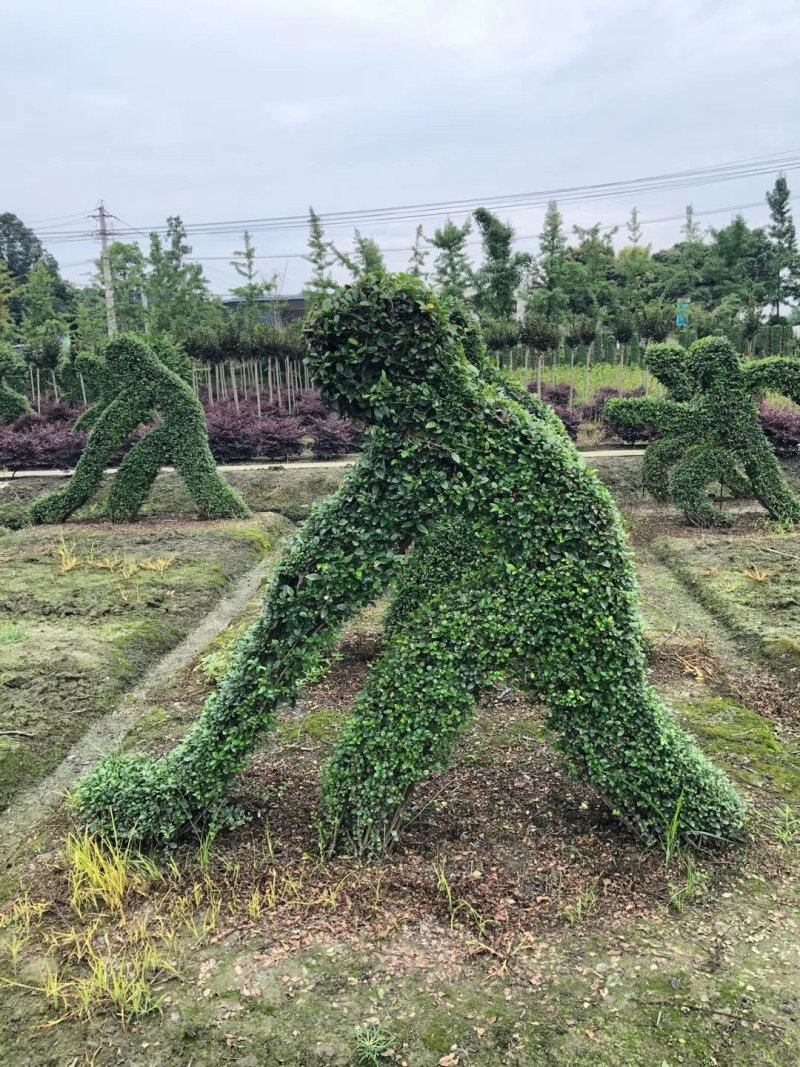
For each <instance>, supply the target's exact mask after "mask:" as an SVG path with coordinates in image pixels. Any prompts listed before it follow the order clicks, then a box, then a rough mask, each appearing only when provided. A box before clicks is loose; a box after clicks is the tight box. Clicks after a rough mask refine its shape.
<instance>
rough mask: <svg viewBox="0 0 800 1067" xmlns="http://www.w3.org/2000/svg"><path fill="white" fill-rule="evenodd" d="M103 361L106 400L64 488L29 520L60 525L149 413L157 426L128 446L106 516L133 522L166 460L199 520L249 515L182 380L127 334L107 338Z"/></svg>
mask: <svg viewBox="0 0 800 1067" xmlns="http://www.w3.org/2000/svg"><path fill="white" fill-rule="evenodd" d="M106 361H107V369H108V382H109V384H110V387H111V388H113V399H110V397H106V398H104V400H105V402H104V406H103V407H102V411H101V413H100V414H99V416H98V417H97V419H96V420H95V422H94V425H93V429H92V432H91V434H90V436H89V441H88V443H87V445H86V449H85V451H84V453H83V455H82V456H81V458H80V461H79V463H78V466H77V467H76V468H75V473H74V474H73V476H72V478H71V479H70V481H69V484H68V486H67V487H66V489H63V490H61V491H60V492H58V493H52V494H51V495H50V496H46V497H43V498H42V499H41V500H37V501H36V503H35V504H34V505H33V506H32V507H31V511H30V514H31V519H32V520H33V522H37V523H41V522H63V521H64V520H65V519H66V518H68V516H70V515H71V514H72V513H73V512H74V511H75V510H77V508H79V507H81V505H82V504H85V503H86V502H87V501H88V500H90V499H91V497H92V496H93V495H94V493H95V492H96V491H97V488H98V486H99V485H100V481H101V479H102V477H103V472H104V470H105V468H106V467H107V466H108V464H109V462H110V460H111V459H112V457H113V456H114V455H115V454H116V453H117V452H118V451H119V450H120V448H122V446H123V445H124V444H125V442H126V441H127V440H128V438H129V437H130V435H131V434H132V433H133V432H134V430H136V429H137V428H138V427H139V426H141V425H142V424H143V423H147V422H149V421H150V420H151V419H152V418H153V415H154V413H155V412H156V411H157V412H158V413H159V414H160V415H161V418H162V422H161V424H160V425H159V426H158V427H156V429H154V430H152V431H151V432H150V433H149V434H148V435H147V436H146V437H145V438H144V439H143V440H142V441H140V442H139V443H138V444H136V445H134V446H133V448H132V449H131V450H130V452H129V453H128V454H127V456H126V457H125V459H124V460H123V461H122V465H121V466H120V468H119V471H118V472H117V474H116V477H115V478H114V481H113V483H112V486H111V492H110V494H109V498H108V514H109V516H110V517H111V519H112V520H113V521H115V522H124V521H129V520H131V519H133V518H134V517H135V516H136V514H137V513H138V511H139V508H140V507H141V506H142V504H143V502H144V499H145V497H146V496H147V493H148V491H149V489H150V486H151V485H152V484H153V482H154V480H155V478H156V475H157V474H158V471H159V468H160V467H163V466H164V465H165V464H168V463H171V464H173V466H174V467H175V469H176V470H177V471H178V473H179V474H180V475H181V477H182V478H183V480H184V481H185V482H186V485H187V487H188V489H189V492H190V493H191V494H192V496H193V498H194V500H195V503H196V504H197V506H198V508H199V510H200V512H201V513H202V514H203V515H207V516H211V517H213V518H218V519H233V518H241V517H244V516H246V515H248V514H249V511H248V509H247V506H246V505H245V503H244V501H243V500H242V499H241V497H240V496H239V494H238V493H236V492H235V491H234V490H233V489H231V487H230V486H229V485H228V483H227V482H226V481H225V480H224V478H222V476H221V475H220V474H219V472H218V470H217V467H216V464H215V462H214V458H213V456H212V455H211V451H210V449H209V447H208V432H207V429H206V422H205V415H204V414H203V409H202V407H201V406H200V404H199V402H198V401H197V400H196V399H195V397H194V394H193V393H192V390H191V389H190V388H189V386H188V385H187V384H186V382H185V381H183V380H182V379H181V378H180V377H179V376H178V375H177V374H175V373H174V371H172V370H170V369H169V368H168V367H166V366H165V365H164V364H163V363H161V362H160V360H158V359H157V358H156V356H155V355H154V354H153V352H152V350H151V349H150V347H149V346H148V345H147V344H146V343H145V342H144V341H143V340H142V339H141V338H140V337H136V336H135V335H133V334H123V335H122V336H120V337H118V338H116V339H115V340H114V341H112V342H111V343H110V344H109V345H108V348H107V349H106ZM111 383H113V385H112V384H111Z"/></svg>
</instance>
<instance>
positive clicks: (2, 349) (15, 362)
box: [0, 342, 33, 426]
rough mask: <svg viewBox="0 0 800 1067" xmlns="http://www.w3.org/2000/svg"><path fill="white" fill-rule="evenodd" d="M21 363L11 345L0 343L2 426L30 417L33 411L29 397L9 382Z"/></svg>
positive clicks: (0, 407)
mask: <svg viewBox="0 0 800 1067" xmlns="http://www.w3.org/2000/svg"><path fill="white" fill-rule="evenodd" d="M19 362H20V361H19V359H18V358H17V356H16V355H15V353H14V349H13V348H12V347H11V345H9V344H4V343H3V342H0V426H7V425H8V424H9V423H11V422H14V421H15V420H16V419H19V418H21V417H22V416H23V415H30V414H31V412H32V410H33V409H32V408H31V406H30V404H29V403H28V400H27V397H24V396H23V395H22V393H19V392H17V390H16V389H14V387H13V386H12V385H10V384H9V382H8V381H7V378H8V377H9V376H11V375H12V374H13V373H14V371H15V370H17V368H18V366H19Z"/></svg>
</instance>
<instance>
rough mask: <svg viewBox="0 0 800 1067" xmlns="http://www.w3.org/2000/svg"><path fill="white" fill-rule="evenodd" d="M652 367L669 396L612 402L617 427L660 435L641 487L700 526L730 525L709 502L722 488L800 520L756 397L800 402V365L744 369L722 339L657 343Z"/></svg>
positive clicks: (781, 361)
mask: <svg viewBox="0 0 800 1067" xmlns="http://www.w3.org/2000/svg"><path fill="white" fill-rule="evenodd" d="M646 359H647V363H648V366H649V367H650V369H651V370H652V371H653V373H654V374H655V375H656V377H658V378H659V379H660V381H661V382H662V383H663V384H664V385H665V386H666V387H667V389H668V395H667V397H664V398H649V399H645V398H636V399H632V398H631V399H624V400H609V402H608V404H607V405H606V413H607V417H608V421H609V424H610V425H611V426H612V428H613V427H615V426H616V427H624V428H625V429H631V428H633V427H637V428H642V427H648V428H651V429H657V430H660V431H661V433H662V437H661V439H660V440H658V441H655V442H654V443H653V444H651V445H648V447H647V451H646V452H645V456H644V460H643V464H642V480H643V483H644V487H645V488H646V489H647V490H648V492H650V493H651V494H652V495H653V496H655V497H656V499H659V500H666V501H670V502H671V503H673V504H674V505H675V507H677V508H679V509H680V510H681V511H682V512H683V513H684V515H685V516H686V518H687V519H688V520H689V522H691V523H694V524H695V525H697V526H727V525H730V523H731V522H733V516H732V515H731V514H730V513H729V512H725V511H722V510H721V509H720V508H717V507H715V506H714V505H713V504H712V503H711V502H710V500H709V498H708V491H709V486H711V485H712V484H713V483H716V482H720V483H722V485H724V486H725V487H726V488H727V489H729V490H730V492H731V493H732V495H733V496H735V497H743V496H754V497H755V498H756V499H757V500H758V501H759V502H760V503H761V504H762V505H763V506H764V507H765V508H766V510H767V511H768V512H769V513H770V515H771V516H772V517H773V518H775V519H777V520H778V521H780V522H783V523H788V524H794V523H796V522H800V501H798V499H797V497H796V496H795V495H794V494H793V493H792V491H791V489H790V488H789V485H788V484H787V482H786V479H785V477H784V475H783V472H782V470H781V468H780V465H779V464H778V461H777V459H776V458H775V454H774V452H773V450H772V446H771V445H770V443H769V441H768V440H767V438H766V437H765V436H764V431H763V430H762V428H761V423H760V421H759V411H758V399H759V397H761V396H763V394H764V393H766V392H770V391H774V392H779V393H784V394H785V395H786V396H788V397H791V398H792V399H793V400H800V360H796V359H791V358H784V357H775V358H772V359H764V360H759V361H757V362H751V363H744V362H743V361H742V360H741V359H740V358H739V356H738V354H737V352H736V350H735V349H734V348H733V346H732V345H731V343H730V341H728V340H726V339H725V338H724V337H705V338H703V339H702V340H700V341H695V342H694V344H693V345H692V346H691V347H690V349H689V351H688V353H686V352H684V350H683V349H682V348H680V347H679V346H678V345H653V346H651V348H649V349H648V350H647V356H646Z"/></svg>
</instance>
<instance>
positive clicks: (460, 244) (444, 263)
mask: <svg viewBox="0 0 800 1067" xmlns="http://www.w3.org/2000/svg"><path fill="white" fill-rule="evenodd" d="M471 229H472V226H471V224H470V221H469V219H467V221H466V222H465V223H464V225H463V226H456V224H455V223H454V222H453V220H452V219H448V220H447V222H446V223H445V224H444V226H440V227H439V229H437V230H435V231H434V234H433V237H432V238H431V244H432V245H433V247H434V248H437V249H438V250H439V254H438V256H437V257H436V259H435V261H434V264H433V277H434V282H435V283H436V285H437V286H438V287H439V289H440V290H441V291H442V293H443V294H444V295H445V296H449V297H452V298H454V299H456V300H463V299H464V297H465V296H466V292H467V289H468V287H469V286H470V285H471V284H472V280H473V275H472V268H471V267H470V265H469V260H468V259H467V252H466V245H467V237H468V236H469V234H470V231H471Z"/></svg>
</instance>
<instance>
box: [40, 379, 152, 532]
mask: <svg viewBox="0 0 800 1067" xmlns="http://www.w3.org/2000/svg"><path fill="white" fill-rule="evenodd" d="M147 416H148V409H147V408H143V407H142V406H140V405H138V404H137V403H136V402H135V401H132V400H130V398H128V397H126V396H124V395H123V396H120V397H118V398H117V399H116V400H114V401H113V403H111V404H109V406H108V407H107V408H106V409H105V411H104V412H103V414H102V415H101V416H100V418H99V419H98V420H97V423H96V425H95V428H94V431H93V433H92V436H91V437H90V438H89V442H88V444H87V445H86V448H85V449H84V451H83V454H82V456H81V458H80V460H79V461H78V466H77V467H76V468H75V473H74V474H73V475H72V477H71V478H70V480H69V485H68V486H67V487H66V489H61V490H59V492H57V493H51V494H50V495H49V496H46V497H42V499H41V500H37V501H36V502H35V503H34V504H33V506H32V507H31V509H30V517H31V521H32V522H33V523H43V522H64V521H65V520H66V519H68V518H69V516H70V515H71V514H72V513H73V512H74V511H76V510H77V509H78V508H79V507H81V506H82V505H83V504H85V503H86V502H87V501H89V500H91V498H92V497H93V496H94V494H95V493H96V492H97V490H98V488H99V486H100V482H101V481H102V478H103V474H104V473H105V469H106V467H107V466H108V464H109V462H110V461H111V459H112V458H113V456H114V455H115V454H116V453H117V452H118V451H119V450H120V448H122V446H123V445H124V444H125V442H126V441H127V439H128V438H129V437H130V435H131V434H132V433H133V431H134V430H135V429H136V428H137V426H140V425H141V424H142V422H144V421H145V420H146V418H147Z"/></svg>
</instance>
